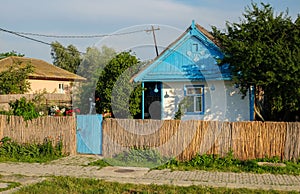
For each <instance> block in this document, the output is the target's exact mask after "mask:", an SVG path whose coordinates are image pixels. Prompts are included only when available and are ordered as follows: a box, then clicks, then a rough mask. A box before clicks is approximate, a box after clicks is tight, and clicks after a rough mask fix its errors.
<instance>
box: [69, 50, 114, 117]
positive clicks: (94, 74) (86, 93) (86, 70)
mask: <svg viewBox="0 0 300 194" xmlns="http://www.w3.org/2000/svg"><path fill="white" fill-rule="evenodd" d="M115 55H116V53H115V51H114V50H113V49H111V48H108V47H106V46H103V47H102V48H101V49H98V48H95V47H89V48H87V50H86V55H85V56H84V58H83V60H82V62H81V64H80V66H79V67H78V71H77V74H78V75H80V76H82V77H85V78H86V79H87V81H85V82H84V83H82V84H81V86H80V87H78V90H77V91H75V95H74V97H75V99H78V101H77V102H75V104H74V105H75V106H77V107H80V110H81V112H82V113H88V112H89V109H90V107H89V103H90V101H89V99H90V98H91V99H92V101H93V102H94V99H95V90H96V85H97V82H98V80H99V77H100V76H101V73H102V71H103V69H104V67H105V66H106V65H107V64H108V63H109V61H110V60H111V59H112V58H113V57H114V56H115Z"/></svg>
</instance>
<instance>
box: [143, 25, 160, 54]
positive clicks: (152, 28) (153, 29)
mask: <svg viewBox="0 0 300 194" xmlns="http://www.w3.org/2000/svg"><path fill="white" fill-rule="evenodd" d="M155 30H160V28H159V27H158V28H154V27H153V26H151V30H145V31H146V32H151V31H152V34H153V40H154V46H155V51H156V56H158V48H157V43H156V37H155Z"/></svg>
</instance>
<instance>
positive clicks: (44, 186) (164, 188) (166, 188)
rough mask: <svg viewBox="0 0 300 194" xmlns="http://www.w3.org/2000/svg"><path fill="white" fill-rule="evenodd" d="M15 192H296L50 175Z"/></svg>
mask: <svg viewBox="0 0 300 194" xmlns="http://www.w3.org/2000/svg"><path fill="white" fill-rule="evenodd" d="M15 193H16V194H21V193H22V194H27V193H28V194H29V193H60V194H64V193H72V194H77V193H83V194H85V193H86V194H87V193H101V194H111V193H114V194H119V193H122V194H142V193H143V194H146V193H157V194H158V193H160V194H185V193H188V194H194V193H197V194H198V193H205V194H210V193H214V194H215V193H216V194H218V193H222V194H223V193H243V194H249V193H250V194H251V193H261V194H264V193H271V194H272V193H273V194H281V193H282V194H285V193H298V192H284V191H273V190H250V189H229V188H212V187H204V186H188V187H184V186H172V185H154V184H151V185H142V184H139V185H137V184H124V183H116V182H106V181H103V180H96V179H84V178H72V177H52V178H50V179H48V180H45V181H42V182H40V183H37V184H34V185H30V186H26V187H23V188H21V189H20V190H19V191H17V192H15Z"/></svg>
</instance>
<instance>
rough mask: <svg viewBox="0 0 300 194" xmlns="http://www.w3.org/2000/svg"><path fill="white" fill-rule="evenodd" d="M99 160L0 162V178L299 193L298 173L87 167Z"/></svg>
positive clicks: (91, 157)
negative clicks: (69, 178) (80, 179)
mask: <svg viewBox="0 0 300 194" xmlns="http://www.w3.org/2000/svg"><path fill="white" fill-rule="evenodd" d="M98 159H99V157H98V156H89V157H87V156H70V157H66V158H63V159H60V160H56V161H53V162H50V163H47V164H36V163H34V164H30V163H0V175H2V178H0V180H4V181H17V182H20V183H21V184H22V185H27V184H32V183H36V182H39V181H42V180H44V179H45V178H46V177H47V176H52V175H54V176H73V177H85V178H97V179H104V180H108V181H117V182H121V183H136V184H152V183H153V184H173V185H181V186H189V185H204V186H212V187H229V188H250V189H265V190H270V189H273V190H285V191H299V192H300V176H293V175H273V174H252V173H230V172H229V173H227V172H207V171H173V172H172V171H170V170H152V171H149V169H148V168H135V167H112V166H109V167H105V168H102V169H99V168H98V167H95V166H86V165H87V164H88V163H89V162H91V161H94V160H98ZM4 186H5V185H2V187H4ZM12 191H13V190H11V191H6V192H3V193H11V192H12Z"/></svg>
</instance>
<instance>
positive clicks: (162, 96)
mask: <svg viewBox="0 0 300 194" xmlns="http://www.w3.org/2000/svg"><path fill="white" fill-rule="evenodd" d="M163 86H164V85H163V83H162V82H160V120H163V118H164V117H163V116H164V93H163V89H164V88H163Z"/></svg>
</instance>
